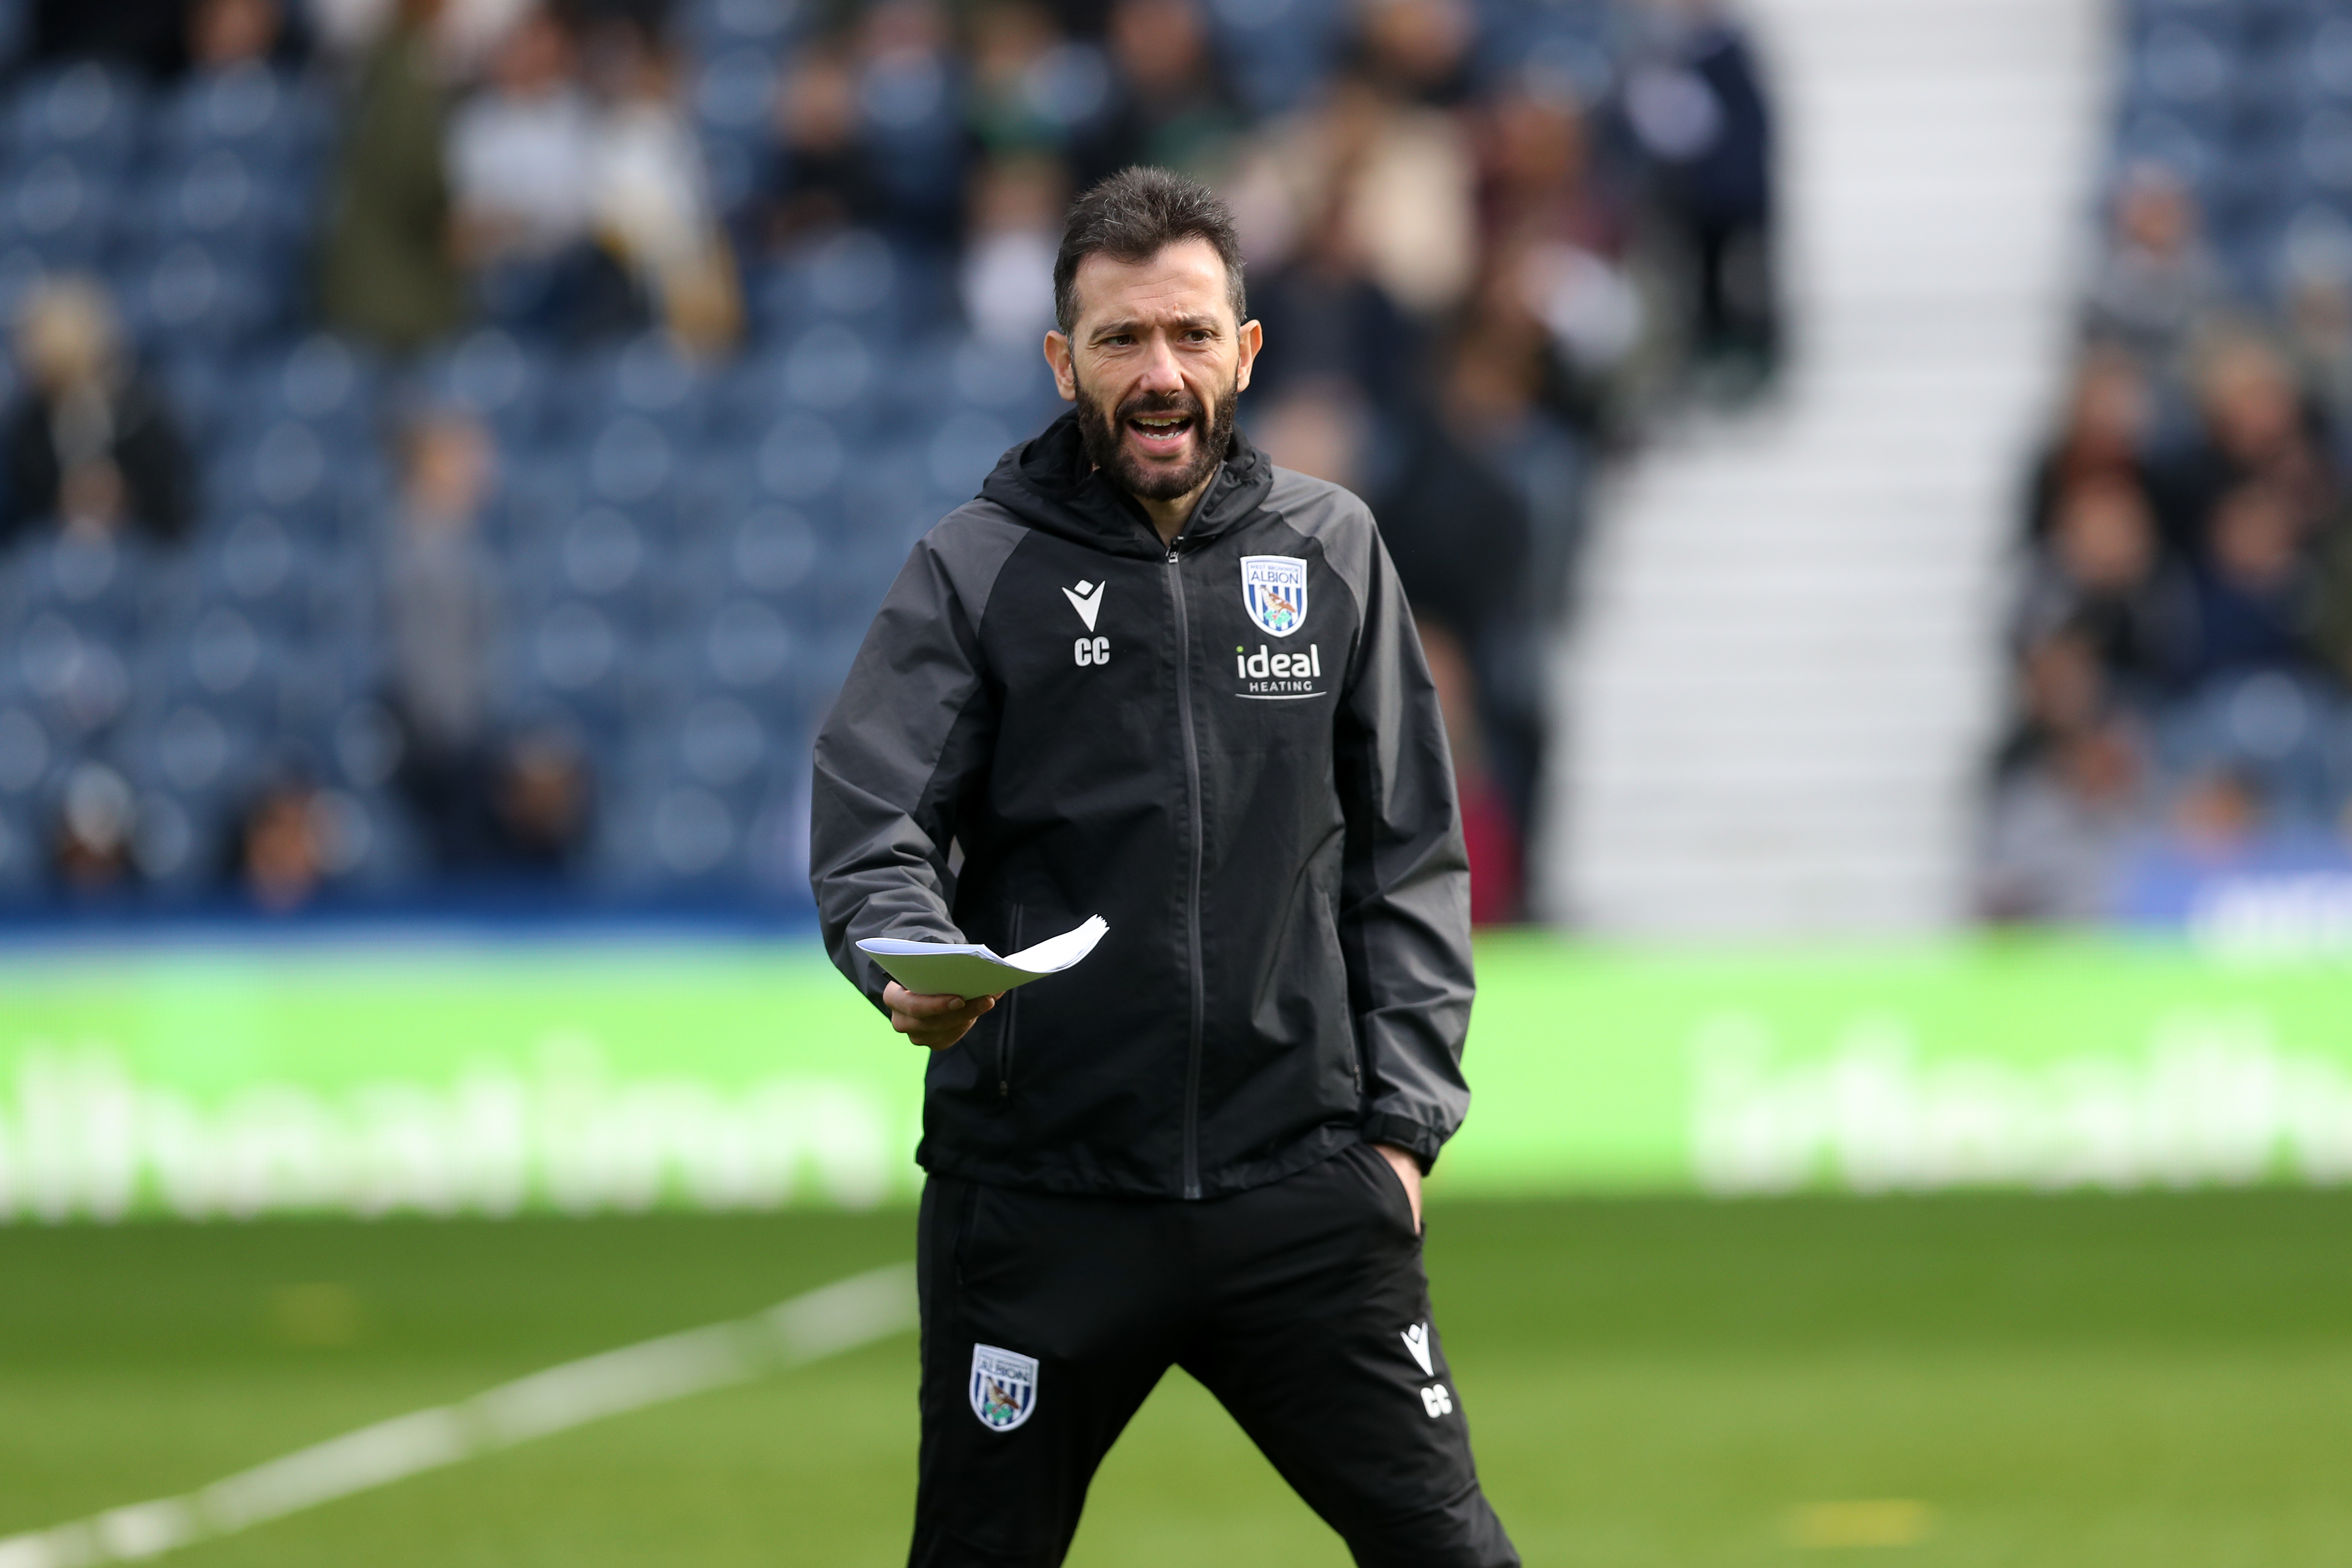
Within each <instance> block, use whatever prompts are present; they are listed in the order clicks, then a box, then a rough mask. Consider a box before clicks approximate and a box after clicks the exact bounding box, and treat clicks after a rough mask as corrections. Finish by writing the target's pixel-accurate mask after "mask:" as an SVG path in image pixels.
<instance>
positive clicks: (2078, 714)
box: [1993, 623, 2115, 779]
mask: <svg viewBox="0 0 2352 1568" xmlns="http://www.w3.org/2000/svg"><path fill="white" fill-rule="evenodd" d="M2012 673H2013V675H2014V679H2015V682H2016V690H2015V694H2014V696H2013V698H2012V704H2013V707H2014V713H2013V716H2012V717H2011V721H2010V727H2009V730H2008V733H2007V735H2006V736H2005V737H2003V738H2002V741H2001V745H2000V750H1999V752H1998V753H1997V754H1996V755H1995V757H1994V761H1993V771H1994V777H1995V779H2008V778H2009V777H2011V775H2012V774H2015V773H2017V772H2019V771H2021V770H2022V769H2024V768H2028V767H2031V766H2033V765H2036V764H2039V763H2042V761H2044V760H2045V759H2046V758H2048V756H2049V755H2050V754H2051V753H2052V752H2053V751H2054V750H2055V749H2056V748H2057V747H2058V746H2059V745H2060V744H2061V743H2062V742H2063V741H2065V740H2067V739H2069V738H2071V737H2074V736H2077V735H2081V734H2084V732H2086V731H2088V730H2090V729H2092V728H2094V727H2096V726H2097V725H2099V724H2101V723H2104V722H2105V720H2107V719H2108V718H2110V717H2112V716H2114V708H2115V704H2114V694H2113V688H2112V684H2111V683H2110V682H2109V681H2108V679H2107V673H2106V667H2105V665H2104V664H2101V663H2100V660H2099V644H2098V642H2097V640H2096V638H2095V637H2094V636H2092V635H2091V634H2090V633H2089V632H2087V631H2086V630H2085V629H2084V628H2083V627H2080V626H2076V625H2074V624H2072V623H2066V624H2062V625H2059V626H2056V627H2053V628H2052V629H2051V630H2050V631H2048V632H2045V633H2043V634H2042V636H2040V637H2038V638H2037V639H2035V640H2034V641H2033V642H2032V643H2027V644H2026V645H2025V647H2024V648H2023V649H2022V650H2021V651H2020V653H2019V654H2018V658H2017V663H2016V664H2015V666H2014V669H2013V672H2012Z"/></svg>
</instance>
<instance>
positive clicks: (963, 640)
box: [809, 524, 1006, 1008]
mask: <svg viewBox="0 0 2352 1568" xmlns="http://www.w3.org/2000/svg"><path fill="white" fill-rule="evenodd" d="M942 535H948V536H949V537H947V538H944V539H943V538H942ZM988 543H989V541H988V540H987V539H986V538H985V537H980V538H974V537H972V535H971V531H970V530H966V531H965V533H964V536H963V537H961V538H958V537H955V536H954V535H953V534H952V533H951V532H950V525H945V524H943V525H942V526H941V528H939V529H935V530H933V532H932V533H931V535H929V537H927V538H925V539H924V540H923V542H922V543H920V544H919V545H917V546H916V547H915V550H914V553H913V555H912V556H910V557H909V558H908V561H907V564H906V566H905V567H904V568H903V569H902V570H900V571H899V573H898V580H897V581H896V582H894V583H893V584H892V585H891V587H890V591H889V593H888V594H887V596H886V597H885V598H884V600H883V601H882V608H881V610H880V612H878V613H877V615H876V616H875V618H874V624H873V625H872V626H871V627H870V628H868V629H867V631H866V641H865V643H863V644H862V645H861V646H860V647H859V648H858V651H857V657H856V661H855V662H854V663H853V664H851V666H850V670H849V675H848V678H847V679H846V680H845V682H844V683H843V684H842V688H841V695H840V697H839V698H838V699H836V700H835V703H834V706H833V713H832V715H831V716H829V717H828V718H827V719H826V720H825V723H824V728H823V729H822V730H821V731H820V732H819V733H818V736H817V741H816V774H815V781H814V786H813V788H812V790H811V793H810V800H809V883H810V887H811V889H812V891H814V894H816V906H817V918H818V920H819V922H820V924H821V925H823V927H824V943H825V948H826V950H827V951H828V952H829V953H831V954H832V956H833V961H834V963H835V966H836V967H839V968H840V970H841V972H842V973H843V974H845V975H846V976H848V977H849V979H850V982H851V983H852V984H853V985H855V986H856V987H857V988H858V989H859V990H861V991H863V992H865V993H866V997H867V998H869V999H871V1000H872V1001H873V1002H874V1004H875V1006H877V1008H878V1007H880V1006H881V1005H882V988H883V987H884V986H885V985H887V984H888V982H889V977H888V976H887V975H886V974H884V973H883V972H882V970H881V968H880V967H878V966H877V965H876V964H875V963H874V961H873V960H872V959H870V958H868V957H866V956H865V955H864V954H863V953H860V952H859V951H857V946H856V945H857V943H858V942H859V941H861V940H863V939H865V938H866V937H870V936H900V937H908V938H913V939H917V940H922V941H932V942H961V941H962V940H963V939H964V937H963V934H962V932H961V931H960V930H959V929H957V926H956V923H955V918H954V915H953V914H952V912H951V906H952V905H953V904H954V901H955V873H954V871H953V869H952V868H951V867H950V863H949V846H950V843H951V842H952V841H953V840H954V838H955V835H956V817H957V809H958V806H959V804H960V803H961V801H963V800H966V799H967V798H968V797H969V794H970V792H971V787H972V786H973V784H974V783H975V781H976V780H977V779H978V778H979V776H980V774H981V772H982V769H984V768H986V766H987V759H988V756H989V752H990V748H991V745H990V743H991V740H992V737H993V735H994V732H995V724H996V711H995V703H994V699H993V697H992V695H991V692H990V688H989V683H988V681H987V679H986V678H985V675H984V674H983V671H982V662H981V655H980V643H979V624H980V618H981V612H982V607H983V606H984V604H985V601H986V598H987V591H988V589H989V587H990V586H992V583H993V580H994V575H995V570H996V568H997V567H999V566H1001V565H1002V564H1003V556H1004V554H1005V553H1006V552H1005V551H1003V550H1002V549H995V550H992V549H988V548H986V547H987V545H988ZM960 568H961V570H959V569H960Z"/></svg>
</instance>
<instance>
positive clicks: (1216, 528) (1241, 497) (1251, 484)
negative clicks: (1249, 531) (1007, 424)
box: [980, 409, 1274, 557]
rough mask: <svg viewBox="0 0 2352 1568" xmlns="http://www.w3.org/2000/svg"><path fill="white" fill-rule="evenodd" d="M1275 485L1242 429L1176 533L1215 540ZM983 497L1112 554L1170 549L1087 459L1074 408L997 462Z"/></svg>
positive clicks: (1252, 509)
mask: <svg viewBox="0 0 2352 1568" xmlns="http://www.w3.org/2000/svg"><path fill="white" fill-rule="evenodd" d="M1273 489H1274V465H1273V464H1271V463H1269V462H1267V461H1266V458H1265V454H1264V453H1263V452H1260V451H1259V450H1258V449H1257V448H1256V447H1255V446H1252V445H1251V444H1249V440H1248V438H1247V437H1246V436H1244V435H1243V434H1242V433H1241V432H1240V431H1238V430H1236V431H1234V444H1233V445H1232V446H1231V447H1230V448H1229V449H1228V450H1227V451H1226V453H1225V460H1224V462H1223V463H1222V464H1220V465H1218V468H1217V474H1216V477H1214V478H1213V479H1211V480H1210V481H1209V488H1208V490H1207V492H1206V493H1205V494H1204V495H1202V497H1201V504H1200V506H1199V507H1196V508H1194V510H1193V513H1192V520H1191V521H1190V522H1188V523H1186V524H1185V525H1184V531H1183V533H1182V534H1181V535H1179V536H1178V537H1179V538H1182V539H1184V540H1186V541H1188V542H1191V541H1198V540H1201V539H1208V538H1215V537H1216V536H1217V535H1219V534H1221V533H1223V532H1225V531H1226V530H1227V529H1229V528H1233V527H1234V525H1235V524H1236V523H1239V522H1240V521H1242V520H1243V519H1244V518H1245V517H1249V516H1250V515H1251V514H1252V513H1254V512H1255V511H1256V510H1257V509H1258V508H1259V507H1261V506H1263V505H1264V504H1265V498H1266V497H1267V496H1268V495H1269V494H1270V493H1271V492H1272V491H1273ZM980 495H981V498H982V500H985V501H992V502H994V503H995V504H996V505H998V506H1000V507H1003V508H1004V509H1005V510H1006V511H1008V512H1010V513H1012V514H1013V517H1017V518H1019V519H1020V520H1021V521H1022V522H1024V523H1026V524H1028V525H1029V526H1030V527H1031V528H1037V529H1041V530H1042V531H1044V532H1045V533H1049V534H1055V535H1057V536H1059V537H1060V538H1066V539H1072V540H1075V541H1076V542H1077V543H1080V544H1084V545H1087V546H1090V547H1092V548H1093V549H1099V550H1105V551H1108V552H1109V553H1110V554H1113V555H1131V556H1148V557H1158V556H1160V555H1161V554H1163V553H1164V552H1165V551H1166V549H1167V547H1166V546H1165V545H1163V544H1161V543H1160V533H1159V530H1158V529H1156V528H1153V527H1152V526H1151V519H1150V517H1149V516H1147V515H1146V514H1145V512H1144V510H1143V507H1142V505H1141V503H1139V502H1138V501H1137V500H1136V498H1135V497H1132V496H1130V495H1129V494H1128V493H1127V492H1126V491H1124V490H1122V489H1120V488H1119V487H1118V486H1117V485H1115V484H1113V483H1111V481H1110V478H1109V476H1108V475H1106V474H1104V473H1103V472H1101V471H1100V470H1099V469H1097V468H1096V467H1095V466H1094V465H1092V464H1091V463H1089V462H1088V461H1087V454H1086V443H1085V441H1084V439H1083V438H1082V437H1081V436H1080V435H1079V434H1078V415H1077V411H1076V409H1072V410H1070V411H1069V412H1068V413H1065V414H1063V415H1062V417H1061V418H1059V419H1057V420H1055V422H1054V423H1051V424H1049V425H1047V426H1046V427H1045V431H1044V433H1043V434H1039V435H1038V436H1037V437H1036V438H1035V439H1034V440H1031V441H1025V442H1024V443H1022V444H1020V445H1018V446H1016V447H1014V448H1013V450H1012V451H1010V452H1007V453H1006V454H1005V455H1003V458H1001V459H999V460H998V462H997V465H996V468H995V471H994V472H993V473H992V474H990V475H989V476H988V478H987V479H986V480H985V481H984V482H983V483H982V485H981V487H980Z"/></svg>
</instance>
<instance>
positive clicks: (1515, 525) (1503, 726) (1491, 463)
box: [1372, 335, 1543, 841]
mask: <svg viewBox="0 0 2352 1568" xmlns="http://www.w3.org/2000/svg"><path fill="white" fill-rule="evenodd" d="M1524 342H1525V340H1523V346H1524ZM1494 349H1495V344H1494V343H1493V342H1492V341H1491V340H1487V339H1485V338H1482V337H1479V336H1476V335H1465V336H1462V337H1459V338H1457V339H1456V340H1454V341H1453V342H1451V343H1449V345H1448V347H1447V352H1446V360H1445V363H1444V367H1443V371H1442V373H1441V379H1440V382H1439V393H1438V397H1437V398H1436V399H1435V400H1434V402H1433V406H1429V407H1424V408H1423V409H1420V410H1417V411H1415V412H1414V413H1412V415H1410V416H1409V417H1408V418H1406V419H1405V420H1404V421H1403V422H1402V423H1400V424H1399V425H1398V426H1397V428H1396V430H1395V432H1394V434H1393V436H1392V438H1391V444H1392V445H1393V446H1394V448H1395V453H1394V457H1393V464H1394V465H1393V467H1392V469H1391V471H1390V472H1389V473H1388V474H1386V475H1384V476H1382V482H1381V485H1380V486H1379V494H1378V496H1377V497H1376V499H1375V500H1374V504H1373V507H1372V510H1373V513H1374V515H1375V516H1377V517H1379V518H1380V519H1381V538H1382V539H1383V540H1384V541H1385V542H1386V543H1387V545H1388V548H1389V554H1390V556H1391V558H1392V559H1394V561H1395V562H1396V570H1397V577H1398V579H1399V580H1401V581H1402V583H1403V584H1404V588H1405V593H1406V596H1407V597H1408V598H1410V599H1411V600H1412V606H1413V612H1414V614H1415V615H1416V616H1417V617H1419V618H1420V620H1421V621H1422V622H1423V624H1425V625H1426V624H1437V625H1442V626H1444V627H1445V628H1446V629H1447V630H1448V631H1449V632H1452V633H1453V635H1454V639H1455V641H1456V643H1457V644H1458V645H1459V648H1460V651H1461V653H1462V656H1463V657H1464V658H1465V659H1466V660H1467V661H1468V662H1469V666H1470V669H1471V671H1472V672H1473V674H1474V676H1475V680H1474V684H1473V685H1472V688H1471V689H1472V691H1473V693H1474V694H1475V701H1476V703H1477V706H1478V712H1479V717H1480V730H1481V734H1482V737H1483V738H1482V741H1481V744H1480V753H1481V760H1482V764H1483V766H1484V767H1485V768H1486V775H1487V777H1488V779H1490V780H1491V782H1492V783H1493V784H1494V785H1495V787H1496V789H1497V791H1498V794H1499V798H1500V800H1502V801H1503V803H1504V806H1505V807H1506V809H1507V810H1508V811H1509V813H1510V814H1511V818H1512V820H1513V821H1514V823H1515V824H1516V823H1518V822H1524V821H1527V820H1528V815H1529V813H1530V811H1531V810H1532V808H1533V806H1534V800H1535V792H1536V776H1537V770H1538V767H1539V765H1540V761H1541V758H1540V755H1539V753H1540V750H1541V741H1540V736H1541V733H1542V707H1543V703H1542V693H1541V686H1540V684H1539V681H1538V674H1537V672H1538V668H1539V666H1540V662H1541V655H1540V651H1539V649H1538V646H1537V637H1536V627H1537V624H1538V621H1537V606H1538V597H1539V590H1538V585H1537V584H1536V582H1535V580H1534V579H1533V575H1532V573H1531V571H1530V570H1529V567H1530V561H1531V558H1532V556H1533V551H1532V549H1531V548H1530V543H1531V541H1530V538H1529V535H1530V528H1529V523H1528V507H1527V503H1526V501H1525V499H1524V498H1523V497H1522V495H1521V492H1520V491H1519V490H1518V489H1517V487H1516V486H1514V485H1513V484H1512V482H1511V480H1510V479H1509V478H1508V477H1507V476H1506V475H1505V474H1504V473H1502V472H1500V471H1499V465H1498V464H1497V463H1496V460H1495V459H1496V456H1497V455H1498V453H1497V452H1496V446H1495V444H1494V434H1495V433H1494V432H1493V431H1492V430H1491V429H1490V428H1489V423H1488V422H1489V421H1490V420H1491V419H1492V418H1493V416H1494V413H1495V410H1496V402H1497V401H1503V400H1507V399H1509V398H1510V396H1511V395H1512V390H1511V388H1510V387H1509V386H1508V385H1507V379H1508V377H1509V374H1510V372H1509V371H1508V370H1507V369H1506V368H1503V367H1497V366H1496V365H1493V364H1491V363H1489V362H1488V361H1489V357H1490V355H1491V354H1492V352H1493V351H1494ZM1523 362H1524V361H1523ZM1526 373H1527V372H1526V371H1524V370H1523V371H1521V372H1520V374H1521V376H1522V377H1524V376H1525V375H1526ZM1498 375H1499V376H1500V377H1501V378H1502V379H1504V381H1505V382H1506V384H1505V385H1503V386H1501V387H1497V386H1496V381H1497V379H1498ZM1513 836H1514V840H1515V841H1516V839H1517V829H1516V827H1515V828H1514V833H1513Z"/></svg>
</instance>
